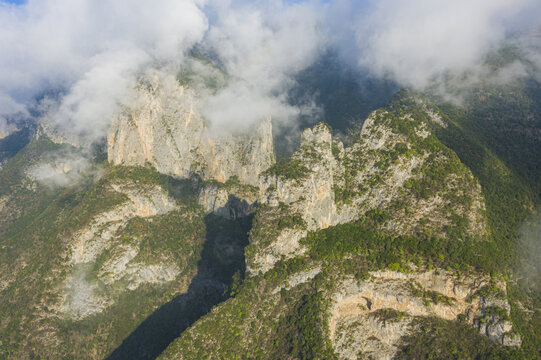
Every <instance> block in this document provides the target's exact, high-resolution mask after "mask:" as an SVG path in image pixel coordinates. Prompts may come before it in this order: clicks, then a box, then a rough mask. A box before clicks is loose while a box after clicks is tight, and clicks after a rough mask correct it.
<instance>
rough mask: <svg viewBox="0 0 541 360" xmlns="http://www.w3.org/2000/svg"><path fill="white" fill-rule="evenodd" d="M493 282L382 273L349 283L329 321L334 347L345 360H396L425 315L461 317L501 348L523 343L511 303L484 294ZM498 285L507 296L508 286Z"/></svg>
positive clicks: (443, 273) (443, 274) (445, 275)
mask: <svg viewBox="0 0 541 360" xmlns="http://www.w3.org/2000/svg"><path fill="white" fill-rule="evenodd" d="M490 283H491V280H490V278H489V277H486V276H482V275H479V274H475V276H461V277H457V276H456V275H454V274H453V273H451V272H448V271H444V270H439V271H425V272H414V273H409V274H403V273H399V272H393V271H379V272H372V273H370V279H368V280H364V281H362V282H357V281H356V280H353V279H351V280H346V281H345V282H344V283H342V284H341V286H340V287H339V291H338V292H337V293H336V294H335V295H334V298H333V305H332V307H331V316H330V318H329V321H330V331H331V340H332V341H333V345H334V348H335V350H336V351H337V353H338V354H339V356H340V358H341V359H357V358H358V357H359V356H360V355H362V356H365V357H370V356H372V357H374V358H377V359H392V358H393V356H394V355H395V353H396V351H397V350H398V347H399V345H400V340H401V338H402V337H403V336H406V335H408V334H410V333H411V332H412V331H414V330H415V322H414V319H416V318H422V317H437V318H441V319H445V320H457V319H461V320H462V321H464V322H467V323H468V324H470V325H472V326H475V327H477V328H479V329H480V332H481V333H482V334H485V335H487V336H488V337H489V338H491V339H493V340H496V341H498V342H499V343H501V344H503V345H506V346H517V345H520V344H521V338H520V336H519V335H517V334H516V333H514V332H513V327H512V325H511V323H510V321H509V320H508V316H509V311H510V307H509V304H508V302H507V300H505V299H502V298H498V297H497V296H494V295H490V294H486V293H485V292H483V289H485V288H486V287H487V286H489V284H490ZM496 287H497V289H498V291H499V292H501V293H502V294H505V292H506V288H505V283H503V282H498V283H497V284H496ZM496 309H497V310H496ZM481 324H482V326H481ZM359 352H361V353H362V354H359Z"/></svg>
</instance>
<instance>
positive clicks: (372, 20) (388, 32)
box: [330, 0, 541, 87]
mask: <svg viewBox="0 0 541 360" xmlns="http://www.w3.org/2000/svg"><path fill="white" fill-rule="evenodd" d="M330 7H331V10H330V12H331V13H333V16H332V17H331V18H330V24H331V26H339V27H340V31H336V32H334V33H335V34H337V35H336V36H335V37H334V40H335V41H336V42H337V43H338V44H339V45H338V46H339V47H340V48H341V49H342V50H343V52H344V53H346V54H347V56H349V57H350V58H351V57H354V58H355V61H357V62H358V64H359V65H361V66H363V67H366V68H368V69H369V70H370V71H371V72H373V73H374V74H376V75H378V76H388V77H390V78H392V79H394V80H396V81H398V82H399V83H401V84H402V85H405V86H416V87H424V86H426V85H428V84H429V83H430V82H431V80H433V79H434V78H435V77H438V76H440V75H441V74H442V73H444V72H454V71H464V70H470V69H471V68H472V67H473V66H475V65H476V64H478V63H479V62H480V61H482V59H483V57H484V56H485V55H486V54H487V53H488V52H489V51H492V50H495V49H497V48H498V46H500V45H501V42H502V41H503V40H504V39H505V38H506V36H508V35H509V34H510V33H511V32H517V31H520V30H523V31H524V30H528V29H529V30H532V29H534V28H535V26H536V25H539V24H541V21H540V20H539V18H532V17H530V16H526V14H531V13H532V12H533V13H537V14H539V11H541V6H540V4H539V2H538V1H534V0H475V1H471V0H452V1H450V0H442V1H434V0H410V1H401V0H377V1H376V0H367V1H364V2H362V5H358V3H357V2H352V1H338V2H337V4H336V5H334V4H332V5H330ZM340 19H342V21H341V20H340ZM352 35H354V36H352Z"/></svg>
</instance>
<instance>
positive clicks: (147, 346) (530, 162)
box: [0, 57, 541, 359]
mask: <svg viewBox="0 0 541 360" xmlns="http://www.w3.org/2000/svg"><path fill="white" fill-rule="evenodd" d="M509 61H510V60H509V59H507V60H506V63H507V62H509ZM329 63H331V64H332V63H333V61H332V59H331V60H329V58H327V59H323V60H322V62H321V64H316V65H315V67H314V68H312V69H309V70H307V71H306V72H305V73H303V74H301V75H300V77H299V83H300V84H304V85H305V87H304V88H302V89H297V90H295V91H294V92H292V94H291V101H292V102H295V101H300V99H302V98H303V97H304V96H305V95H306V94H312V95H314V94H319V95H318V96H320V98H319V100H318V101H319V102H320V103H321V104H323V105H322V107H323V108H325V110H326V113H325V114H326V115H325V117H324V119H325V120H327V123H325V122H319V120H321V119H320V118H317V119H310V118H304V119H303V120H302V121H304V122H305V125H306V129H305V130H304V131H303V132H302V133H301V134H300V135H299V141H298V143H299V145H298V147H297V148H296V150H294V152H293V153H292V154H289V155H287V154H286V153H285V152H284V153H280V152H281V150H280V149H281V146H282V145H283V144H281V141H282V139H280V138H278V139H277V138H276V136H279V135H280V132H277V130H276V128H274V129H273V125H274V124H273V120H272V119H264V120H262V121H260V122H258V123H256V124H255V125H253V126H252V127H249V128H247V129H245V130H243V131H238V132H234V133H226V134H224V133H217V132H216V131H213V129H212V128H211V127H210V126H209V125H208V124H207V122H206V120H205V119H204V116H203V115H202V111H201V106H203V105H202V102H201V96H202V93H204V92H206V91H210V92H212V91H215V90H216V89H217V88H220V86H223V84H224V83H226V82H227V81H228V79H227V75H226V74H224V73H223V72H222V71H221V70H220V69H219V68H218V67H217V66H216V65H213V64H212V62H210V61H208V60H205V59H203V58H201V57H195V58H194V60H193V63H191V65H190V66H189V67H187V68H186V69H183V70H182V71H181V73H179V74H167V73H164V72H158V71H156V72H153V71H149V72H148V73H146V74H145V75H143V76H142V77H141V79H140V81H139V84H138V85H137V87H136V89H134V96H133V101H132V102H130V103H129V104H124V105H123V107H122V109H121V111H120V112H119V113H118V114H116V115H115V116H114V117H113V119H112V120H111V126H110V128H109V133H108V136H107V144H106V146H105V147H106V149H107V159H105V158H104V157H103V156H102V155H100V154H99V153H92V152H90V153H89V152H88V151H85V150H84V149H83V148H80V147H78V146H76V145H77V144H69V143H67V142H63V141H61V139H60V137H58V136H56V135H55V134H53V133H51V131H50V129H48V128H46V127H41V128H38V129H36V130H35V131H30V130H28V133H21V134H19V135H17V134H18V133H14V134H12V135H10V136H15V138H17V139H26V138H28V139H30V140H29V142H26V141H23V140H20V141H19V140H17V141H14V142H12V143H10V144H13V143H16V144H17V145H16V146H15V145H9V146H8V147H7V148H6V149H8V150H5V152H6V154H7V155H6V156H5V157H4V158H5V161H6V162H5V164H4V165H3V167H2V168H1V169H0V299H1V300H2V301H0V314H1V315H0V318H1V321H0V358H7V359H33V358H45V359H58V358H66V359H81V358H85V359H86V358H89V359H104V358H108V359H154V358H161V359H199V358H207V359H208V358H211V359H235V358H242V359H313V358H318V359H332V358H339V359H357V358H371V357H372V358H377V359H390V358H400V359H402V358H404V359H418V358H491V359H510V358H517V359H522V358H539V357H540V353H539V349H540V348H541V337H540V335H539V334H538V331H537V329H539V328H540V326H541V312H540V310H539V309H540V308H541V306H540V304H541V292H540V289H539V287H538V286H536V284H537V282H538V280H537V279H536V278H535V277H533V278H532V277H531V276H528V274H527V273H525V272H524V268H525V267H524V266H522V265H523V264H524V262H527V263H528V264H529V265H528V266H530V267H529V268H528V269H532V268H533V269H535V268H536V266H537V264H536V259H537V258H536V257H535V254H533V257H532V256H528V257H524V256H525V255H524V253H523V252H522V251H521V246H523V245H521V244H522V240H523V238H524V234H526V233H528V231H526V232H525V231H524V230H523V226H524V225H523V224H524V222H525V221H526V220H527V219H529V217H530V216H532V214H534V213H535V212H536V208H537V207H538V206H539V200H540V195H541V191H540V189H541V167H540V165H541V164H539V158H541V138H540V137H539V134H540V131H541V112H540V110H541V103H540V102H539V98H538V95H539V94H540V93H541V85H540V84H539V83H538V82H536V81H535V80H534V79H533V78H521V79H517V80H514V81H512V82H507V83H505V84H500V83H494V82H492V81H490V80H489V79H488V78H487V80H484V81H481V82H480V83H479V84H478V85H476V86H474V87H471V88H470V89H469V92H468V93H467V96H466V97H465V99H464V101H462V103H458V102H456V101H451V102H450V101H448V98H445V97H442V96H441V94H440V93H439V92H437V91H435V90H434V91H426V92H425V93H419V92H416V91H413V90H400V91H398V92H395V91H394V88H393V86H392V85H390V84H383V83H376V82H374V83H370V84H369V86H367V87H368V88H371V89H376V90H377V89H379V90H378V91H374V93H373V94H372V95H373V96H372V97H371V98H366V97H363V95H362V94H364V92H362V91H360V90H359V89H357V90H355V89H354V85H351V84H350V82H349V81H347V80H348V79H349V77H348V76H347V75H341V76H338V75H337V76H336V77H334V76H331V75H329V74H332V73H333V71H334V72H337V73H340V72H341V71H342V70H343V69H341V68H340V67H339V66H337V67H336V68H334V70H333V69H331V70H332V71H331V70H330V71H329V72H327V73H326V72H324V71H320V70H319V69H321V68H325V67H326V66H327V65H328V64H329ZM194 64H195V65H194ZM325 64H327V65H325ZM201 66H202V67H204V68H205V69H206V70H205V71H204V74H206V75H208V76H207V77H204V78H199V77H198V76H196V75H197V73H196V72H195V73H194V71H196V70H194V69H197V68H198V67H201ZM318 66H320V67H319V68H318ZM501 66H503V65H501ZM332 81H336V83H335V87H332V86H331V87H328V86H327V85H329V84H331V82H332ZM374 81H375V80H374ZM348 84H350V85H351V86H350V85H348ZM352 87H353V89H354V90H353V91H350V90H351V89H352ZM325 88H327V91H328V93H324V92H323V91H324V90H325ZM333 89H334V90H333ZM393 92H395V93H394V95H393V96H392V97H391V95H390V94H391V93H393ZM344 94H347V95H348V96H347V97H346V96H345V95H344ZM359 97H361V98H362V99H358V98H359ZM336 99H341V100H342V101H343V102H342V103H341V104H342V105H340V106H338V103H337V101H336ZM356 99H358V100H356ZM355 104H357V105H355ZM333 129H336V130H334V132H333ZM20 131H25V130H20ZM31 135H32V136H31ZM15 138H13V139H15ZM5 139H9V137H7V138H5ZM2 141H3V140H0V146H4V145H2V144H4V143H3V142H2ZM10 141H11V140H10ZM2 149H3V148H2ZM3 151H4V150H3ZM276 153H280V154H278V155H279V156H277V154H276ZM277 158H278V160H276V159H277ZM531 219H533V220H531V221H535V219H536V218H535V217H534V218H531ZM532 226H533V227H531V229H533V230H531V229H530V228H529V229H530V230H529V231H530V232H529V233H534V234H535V231H536V230H535V229H538V228H536V227H535V224H534V225H532ZM534 249H535V246H534ZM530 255H532V254H530ZM530 271H531V270H530ZM534 271H535V270H534Z"/></svg>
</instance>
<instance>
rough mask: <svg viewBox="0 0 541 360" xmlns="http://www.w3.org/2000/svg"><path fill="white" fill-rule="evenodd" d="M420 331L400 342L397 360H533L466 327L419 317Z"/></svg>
mask: <svg viewBox="0 0 541 360" xmlns="http://www.w3.org/2000/svg"><path fill="white" fill-rule="evenodd" d="M414 324H415V326H417V327H418V329H419V330H417V331H416V332H414V333H413V334H411V335H407V336H406V337H405V338H403V339H402V345H401V349H400V351H399V353H398V354H397V356H396V358H397V359H495V360H496V359H501V360H504V359H506V360H507V359H533V358H535V357H536V356H535V355H534V354H532V353H529V354H528V353H526V354H525V353H521V351H520V350H517V349H513V348H506V347H504V346H502V345H498V344H497V343H496V342H495V341H492V340H489V339H488V338H487V337H486V336H483V335H481V334H479V331H478V330H476V329H474V328H472V327H471V326H469V325H463V324H460V323H458V322H455V321H445V320H441V319H436V318H418V319H416V320H415V323H414Z"/></svg>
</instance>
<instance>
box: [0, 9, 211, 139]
mask: <svg viewBox="0 0 541 360" xmlns="http://www.w3.org/2000/svg"><path fill="white" fill-rule="evenodd" d="M204 4H205V2H204V1H203V0H159V1H153V2H149V1H146V0H129V1H128V0H114V1H102V0H70V1H62V0H29V1H28V2H27V3H26V4H25V5H21V6H12V5H7V4H5V3H0V24H1V25H0V43H1V44H2V51H1V52H0V99H3V98H8V99H10V101H11V104H12V106H11V107H14V108H17V107H18V106H19V105H21V104H27V103H29V102H31V101H33V99H34V98H35V97H36V96H38V95H39V94H40V93H42V92H43V91H45V90H48V89H53V90H56V91H58V90H64V96H63V97H62V99H61V100H62V102H61V104H60V105H59V106H57V109H58V113H49V114H48V117H47V118H48V120H49V121H51V122H52V123H54V124H56V125H60V126H62V127H63V128H64V130H65V131H72V132H76V133H82V134H85V135H86V136H88V137H89V138H90V140H94V139H95V138H96V137H99V136H102V135H103V130H104V129H105V128H106V127H107V124H108V121H109V119H110V117H111V115H112V112H113V111H114V110H115V106H116V103H117V101H118V100H119V99H118V97H119V96H123V94H126V93H127V92H128V90H129V89H130V86H132V84H133V82H134V81H135V76H136V74H137V72H138V71H140V70H141V69H142V68H143V67H145V66H148V64H150V63H152V62H167V61H179V60H181V58H182V54H183V52H184V51H185V50H186V49H188V48H190V47H191V46H193V44H195V43H196V42H198V41H200V40H201V39H202V38H203V36H204V34H205V32H206V30H207V27H208V23H207V18H206V16H205V14H204V13H203V11H202V7H203V6H204ZM13 104H19V105H13ZM0 105H2V103H0ZM2 111H7V112H9V111H10V109H8V108H6V107H2V109H0V112H2Z"/></svg>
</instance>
